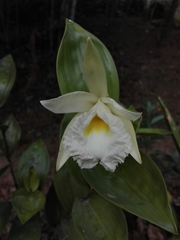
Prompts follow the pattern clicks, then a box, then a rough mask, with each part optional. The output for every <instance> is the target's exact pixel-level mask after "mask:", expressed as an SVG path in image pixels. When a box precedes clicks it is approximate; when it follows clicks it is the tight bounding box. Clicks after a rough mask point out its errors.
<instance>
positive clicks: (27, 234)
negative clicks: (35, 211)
mask: <svg viewBox="0 0 180 240" xmlns="http://www.w3.org/2000/svg"><path fill="white" fill-rule="evenodd" d="M40 237H41V225H40V222H39V218H38V216H34V217H32V218H31V219H30V220H29V221H28V222H26V223H25V224H23V225H22V224H21V223H20V222H19V220H18V219H17V218H16V219H15V220H14V221H13V224H12V227H11V230H10V233H9V237H8V240H39V239H40Z"/></svg>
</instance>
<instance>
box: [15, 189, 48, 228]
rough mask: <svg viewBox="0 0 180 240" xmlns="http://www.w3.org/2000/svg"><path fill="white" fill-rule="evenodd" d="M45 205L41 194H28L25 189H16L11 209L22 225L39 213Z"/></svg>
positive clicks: (37, 192)
mask: <svg viewBox="0 0 180 240" xmlns="http://www.w3.org/2000/svg"><path fill="white" fill-rule="evenodd" d="M44 204H45V196H44V194H43V193H42V192H40V191H36V192H28V191H27V190H26V189H25V188H20V189H18V190H17V191H16V192H15V193H14V195H13V197H12V205H13V208H14V210H15V212H16V214H17V215H18V217H19V219H20V221H21V223H22V224H24V223H25V222H27V221H28V220H29V219H30V218H31V217H32V216H34V215H35V214H36V213H37V212H39V211H40V210H41V209H42V208H43V206H44Z"/></svg>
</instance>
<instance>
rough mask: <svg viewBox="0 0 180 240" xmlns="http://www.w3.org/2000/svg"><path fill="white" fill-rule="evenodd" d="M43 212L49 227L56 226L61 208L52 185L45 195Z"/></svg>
mask: <svg viewBox="0 0 180 240" xmlns="http://www.w3.org/2000/svg"><path fill="white" fill-rule="evenodd" d="M45 212H46V218H47V221H48V223H49V224H50V225H51V226H56V225H57V224H59V223H60V221H61V215H62V213H63V207H62V205H61V203H60V202H59V200H58V197H57V194H56V191H55V189H54V185H53V184H52V185H51V187H50V189H49V191H48V193H47V195H46V204H45Z"/></svg>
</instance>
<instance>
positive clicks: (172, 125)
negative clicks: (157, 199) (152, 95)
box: [158, 97, 180, 154]
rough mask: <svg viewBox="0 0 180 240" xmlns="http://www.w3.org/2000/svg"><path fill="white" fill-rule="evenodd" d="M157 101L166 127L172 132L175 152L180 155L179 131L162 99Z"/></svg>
mask: <svg viewBox="0 0 180 240" xmlns="http://www.w3.org/2000/svg"><path fill="white" fill-rule="evenodd" d="M158 101H159V103H160V105H161V107H162V110H163V112H164V115H165V119H166V122H167V125H168V127H169V129H170V130H171V132H172V136H173V140H174V143H175V145H176V147H177V150H178V152H179V154H180V133H179V130H178V128H177V126H176V123H175V121H174V119H173V117H172V116H171V113H170V112H169V110H168V109H167V107H166V105H165V104H164V102H163V101H162V99H161V98H160V97H158Z"/></svg>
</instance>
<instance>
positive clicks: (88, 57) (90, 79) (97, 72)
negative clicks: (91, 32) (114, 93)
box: [84, 38, 108, 97]
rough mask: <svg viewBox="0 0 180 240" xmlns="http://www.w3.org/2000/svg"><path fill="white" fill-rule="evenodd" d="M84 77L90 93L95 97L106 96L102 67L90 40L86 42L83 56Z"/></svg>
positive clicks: (105, 83)
mask: <svg viewBox="0 0 180 240" xmlns="http://www.w3.org/2000/svg"><path fill="white" fill-rule="evenodd" d="M84 75H85V79H86V81H87V85H88V87H89V91H90V92H91V93H93V94H95V95H96V96H97V97H106V96H107V95H108V94H107V82H106V73H105V70H104V66H103V63H102V62H101V60H100V58H99V56H98V55H97V52H96V50H95V48H94V45H93V43H92V41H91V40H90V38H88V40H87V47H86V52H85V56H84Z"/></svg>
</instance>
